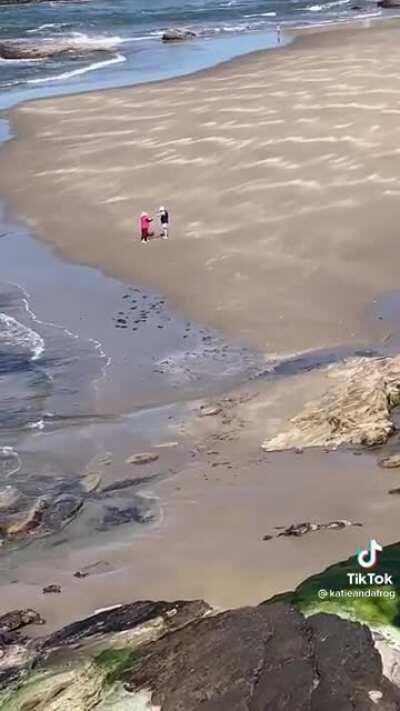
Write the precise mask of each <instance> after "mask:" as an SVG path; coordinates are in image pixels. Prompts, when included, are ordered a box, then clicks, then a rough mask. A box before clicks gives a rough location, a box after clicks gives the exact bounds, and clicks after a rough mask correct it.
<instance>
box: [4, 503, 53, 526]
mask: <svg viewBox="0 0 400 711" xmlns="http://www.w3.org/2000/svg"><path fill="white" fill-rule="evenodd" d="M49 503H50V502H49V499H48V498H47V497H46V496H42V497H41V498H40V499H38V500H37V501H35V502H34V504H32V506H31V508H30V509H29V511H27V512H26V513H25V514H24V515H21V517H18V518H16V519H14V520H13V521H11V522H10V523H8V524H6V525H5V526H4V527H3V526H0V528H3V531H4V532H5V533H6V535H7V536H21V535H25V534H28V533H31V532H32V531H34V530H35V529H37V528H38V527H39V526H40V525H41V523H42V519H43V516H44V514H45V512H46V511H47V510H48V508H49Z"/></svg>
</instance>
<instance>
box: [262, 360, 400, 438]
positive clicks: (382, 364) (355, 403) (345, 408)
mask: <svg viewBox="0 0 400 711" xmlns="http://www.w3.org/2000/svg"><path fill="white" fill-rule="evenodd" d="M326 375H327V380H328V381H329V383H330V384H328V385H327V388H326V391H325V392H324V393H323V394H322V396H321V397H320V398H319V400H317V401H315V402H308V403H306V404H305V405H304V407H303V409H302V411H300V412H299V414H297V415H296V416H295V417H293V418H292V419H291V420H290V421H289V422H288V423H287V424H286V425H284V427H283V428H282V430H281V431H280V432H278V433H277V434H275V435H274V436H273V437H272V438H269V439H268V440H266V441H265V442H264V444H263V445H262V446H263V448H264V449H265V450H267V451H274V450H284V449H296V448H301V449H303V448H304V447H323V448H329V449H336V448H337V447H340V446H341V445H350V446H355V447H359V446H365V447H373V446H376V445H381V444H385V443H386V442H387V441H388V439H389V437H390V436H391V435H392V434H393V432H394V430H395V424H394V422H393V417H392V411H393V409H394V408H395V407H396V406H397V405H399V404H400V356H395V357H394V358H390V357H389V358H380V357H378V358H368V357H361V358H351V359H349V360H348V361H345V362H344V363H340V364H338V365H335V366H333V367H330V368H328V369H327V371H326ZM288 397H290V395H289V394H288Z"/></svg>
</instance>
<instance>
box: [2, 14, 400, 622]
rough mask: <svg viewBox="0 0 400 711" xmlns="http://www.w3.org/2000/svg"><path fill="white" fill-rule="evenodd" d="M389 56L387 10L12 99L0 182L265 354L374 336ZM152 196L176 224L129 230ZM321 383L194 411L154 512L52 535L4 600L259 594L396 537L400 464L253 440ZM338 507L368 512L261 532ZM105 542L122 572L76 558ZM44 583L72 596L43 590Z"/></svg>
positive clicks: (385, 269)
mask: <svg viewBox="0 0 400 711" xmlns="http://www.w3.org/2000/svg"><path fill="white" fill-rule="evenodd" d="M399 61H400V42H399V29H398V27H397V25H396V24H393V25H391V26H390V27H389V28H380V27H378V28H375V29H371V30H368V31H367V30H366V29H365V28H358V29H353V30H346V31H343V30H342V31H340V32H339V31H336V32H330V33H321V34H316V35H312V36H307V37H304V38H301V39H299V40H297V42H296V43H295V44H294V45H293V46H291V47H290V48H286V49H282V50H280V51H279V52H269V53H261V54H257V55H253V56H250V57H248V58H246V59H241V60H238V61H235V62H232V63H230V64H228V65H225V66H222V67H220V68H218V69H215V70H213V71H210V72H205V73H202V74H201V75H198V76H192V77H186V78H183V79H179V80H175V81H171V82H165V83H160V84H155V85H151V86H143V87H138V88H134V89H126V90H123V91H121V90H119V91H109V92H102V93H94V94H86V95H82V96H76V97H74V96H70V97H67V98H63V99H57V100H47V101H44V102H35V103H31V104H26V105H23V106H21V107H20V108H18V109H17V110H15V111H13V112H12V113H11V119H12V123H13V127H14V129H15V130H16V135H17V140H14V141H12V142H10V143H9V144H7V145H6V147H5V148H3V149H2V152H1V167H2V170H1V174H0V194H2V195H4V196H5V197H6V198H7V200H8V202H9V204H10V205H11V206H12V208H13V209H14V211H15V213H16V214H18V216H22V217H24V218H25V220H26V221H27V223H28V224H29V225H30V226H31V228H33V230H34V232H35V233H36V234H37V235H38V236H39V237H41V238H44V239H46V240H47V241H49V242H51V243H52V244H54V245H56V246H57V247H58V248H59V249H60V250H62V252H63V253H64V254H65V255H66V256H67V257H68V258H69V259H73V260H76V261H79V262H85V263H88V264H92V265H97V266H99V267H101V268H102V269H104V270H105V271H107V272H109V273H111V274H114V275H117V276H119V277H122V278H123V279H126V280H127V281H135V282H136V283H137V282H140V283H142V284H144V285H146V286H148V285H150V286H153V287H156V288H157V289H159V290H161V291H162V292H163V293H165V294H166V295H168V297H169V299H170V303H172V304H173V305H177V306H178V307H179V309H180V310H181V311H183V312H185V313H186V314H188V316H190V318H195V319H197V320H198V321H199V322H200V323H203V324H208V325H212V326H216V327H218V328H220V329H221V330H223V331H224V332H225V333H226V334H228V336H231V337H239V338H244V339H245V340H246V341H247V342H248V343H250V344H251V345H253V346H255V347H257V348H259V349H261V350H263V351H264V352H267V353H271V352H280V353H282V352H284V353H288V352H293V351H301V350H305V349H312V348H316V347H320V346H324V347H325V346H331V345H336V344H339V343H345V344H351V343H356V342H357V343H358V342H363V341H364V342H367V343H369V342H372V341H374V340H376V339H378V338H380V337H383V336H385V335H386V333H387V331H386V328H387V326H386V325H385V323H384V322H381V321H378V320H376V319H372V317H367V309H368V304H369V302H370V301H372V300H373V299H374V298H375V297H376V296H377V295H378V294H381V293H382V291H385V290H387V289H394V288H396V287H397V285H398V261H399V257H400V243H399V240H398V235H397V222H398V220H399V216H400V203H399V200H398V197H399V195H400V177H399V174H398V173H399V171H398V161H397V160H396V158H397V154H398V153H399V151H400V149H399V148H397V144H398V138H399V136H400V123H399V120H398V117H399V115H400V98H399V97H400V93H399V90H400V75H399V73H398V66H399ZM160 204H166V205H167V206H168V207H169V209H170V212H171V216H172V230H171V232H172V234H171V239H170V240H169V241H168V242H164V241H162V240H154V242H153V243H152V244H150V245H149V246H146V247H144V246H141V245H140V243H139V241H138V230H137V218H138V215H139V213H140V211H141V210H142V209H148V210H151V211H154V210H155V209H156V208H157V207H158V206H159V205H160ZM325 385H326V383H325V380H324V375H323V374H321V375H319V374H314V375H305V376H296V377H294V378H290V379H288V380H287V381H284V380H282V381H278V382H277V383H276V384H275V385H274V386H268V387H267V386H263V387H262V392H261V395H260V396H257V397H254V399H253V398H252V399H251V400H250V401H249V402H248V403H246V402H239V404H238V405H235V407H234V411H233V412H232V416H229V417H228V418H227V419H228V420H229V421H228V422H226V423H224V422H223V421H221V420H220V419H219V418H216V419H215V420H214V419H213V418H211V420H210V421H208V420H207V421H203V420H202V421H201V425H200V424H199V422H198V421H197V420H196V419H195V420H194V421H193V422H196V423H197V424H196V425H193V424H192V420H191V418H190V417H188V422H187V428H188V429H187V432H186V435H188V434H189V435H191V436H192V437H193V441H194V454H193V461H192V463H191V465H190V466H186V467H185V468H184V470H183V471H181V472H179V473H178V474H177V475H176V476H175V477H173V478H171V479H169V480H168V481H165V482H164V483H163V484H162V485H160V486H159V487H158V488H157V490H156V493H157V495H159V496H160V497H161V500H162V501H163V502H164V519H163V521H162V522H160V523H159V524H158V525H157V526H155V527H154V528H153V529H152V530H151V532H150V533H149V534H147V535H146V536H143V537H141V538H133V537H132V538H131V537H130V534H129V532H128V533H127V534H126V535H127V539H126V540H125V541H122V542H121V541H120V543H119V544H118V545H115V546H114V547H112V546H109V547H108V548H106V549H104V550H101V549H100V550H94V549H92V550H82V551H76V550H75V551H70V550H69V548H68V543H66V544H65V546H64V547H63V546H57V547H56V548H54V549H53V551H52V552H50V551H49V550H46V551H44V552H43V555H42V559H41V560H39V561H38V560H35V561H33V562H32V564H31V566H29V565H27V564H25V565H24V566H23V567H22V568H21V569H18V568H17V569H16V570H15V578H16V579H18V580H19V581H20V583H19V585H16V584H9V585H7V586H3V587H2V596H1V598H2V601H1V607H4V609H7V607H9V603H10V600H12V601H13V604H14V605H15V606H19V605H21V606H34V607H37V609H38V610H40V611H42V612H43V613H44V614H45V616H46V617H47V618H48V620H49V622H50V624H51V625H52V626H54V625H55V624H59V623H60V620H61V621H64V620H66V619H72V618H74V617H76V616H77V615H80V614H84V613H87V612H90V611H91V610H93V609H94V608H95V607H101V606H103V605H108V604H112V603H116V602H123V601H127V600H132V599H136V598H138V597H161V596H162V597H168V598H177V597H204V598H206V599H207V600H209V601H210V602H211V603H215V604H217V605H222V606H225V605H237V604H242V603H250V602H256V601H259V600H262V599H264V598H266V597H268V596H269V595H270V594H273V593H275V592H279V591H282V590H285V589H287V588H288V587H292V586H294V585H295V584H296V583H298V582H299V581H300V580H301V579H303V578H304V577H305V576H307V575H308V574H311V573H314V572H317V571H319V570H321V568H323V567H324V566H326V565H328V564H329V563H333V562H335V561H337V560H339V559H341V558H344V557H347V556H349V555H352V554H353V553H354V551H355V550H356V549H357V548H358V547H359V546H362V545H365V543H366V541H367V540H368V538H369V537H370V536H373V537H375V538H378V540H379V541H380V542H381V543H389V542H392V541H393V540H395V539H396V537H397V531H396V528H397V520H398V501H397V497H389V496H387V493H386V492H387V490H388V489H389V488H392V487H394V486H397V483H398V482H397V479H398V477H399V475H398V473H396V471H393V472H392V471H391V472H389V473H387V472H382V470H379V469H378V468H377V465H376V462H375V458H374V457H372V456H371V455H369V454H366V455H364V456H362V457H353V456H352V455H351V454H350V453H335V454H324V453H321V452H319V451H310V452H307V453H306V454H304V455H302V456H301V455H296V454H293V453H279V454H266V453H262V451H261V449H260V444H261V442H262V441H263V440H264V439H265V437H266V436H268V434H269V432H270V433H273V432H274V431H276V430H277V429H279V427H280V426H281V425H283V423H284V421H285V420H286V419H287V417H289V416H292V415H295V414H296V412H297V411H298V409H299V407H301V406H302V404H303V403H304V402H305V401H307V400H308V399H310V397H311V396H312V395H318V394H320V393H321V392H323V389H324V387H325ZM252 394H254V393H252ZM235 397H237V396H235ZM235 408H236V409H235ZM204 420H206V418H204ZM192 427H193V431H191V428H192ZM207 428H209V429H207ZM212 452H217V454H215V453H214V454H212ZM210 453H211V454H210ZM216 462H217V465H215V463H216ZM231 467H232V468H231ZM338 518H348V519H353V520H355V521H357V520H359V521H360V522H362V523H363V524H364V527H363V528H349V529H345V530H344V531H341V532H332V531H324V532H319V533H316V534H310V535H308V536H306V537H305V538H304V539H295V540H292V539H283V538H280V539H278V540H274V541H268V542H263V541H262V540H261V538H262V536H263V535H264V534H268V533H271V532H273V527H274V526H275V525H289V524H291V523H293V522H299V521H303V520H317V521H321V522H326V521H329V520H332V519H338ZM104 556H106V558H107V560H109V561H111V562H112V564H113V565H114V567H115V568H116V572H115V573H113V574H109V575H107V576H106V575H100V576H93V577H89V578H87V579H85V580H83V581H77V580H75V579H74V578H73V577H72V573H73V571H74V570H76V569H77V568H78V567H79V566H81V565H85V564H87V563H90V562H93V561H94V560H96V559H98V558H99V557H100V558H104ZM52 582H59V583H61V584H62V586H63V589H64V591H65V594H64V595H62V596H55V598H56V599H55V598H54V597H53V598H50V597H49V598H46V597H43V596H42V595H41V593H40V590H41V586H42V585H45V584H46V583H52Z"/></svg>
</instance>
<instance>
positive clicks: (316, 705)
mask: <svg viewBox="0 0 400 711" xmlns="http://www.w3.org/2000/svg"><path fill="white" fill-rule="evenodd" d="M17 635H18V633H17V632H14V633H12V635H11V637H10V638H9V641H8V642H7V639H3V640H2V639H0V645H1V651H2V655H1V658H0V682H2V686H3V691H0V708H1V709H4V710H5V711H8V710H12V709H15V710H16V709H22V708H23V709H28V708H29V709H31V708H35V709H43V710H44V709H46V711H65V709H68V711H74V710H75V711H78V710H79V711H89V709H92V708H94V707H95V708H96V709H100V710H102V711H105V709H111V708H112V709H118V710H119V711H124V709H127V710H128V709H133V708H134V709H137V710H138V711H145V710H146V709H147V710H149V709H150V708H155V709H159V710H160V711H317V710H318V711H347V709H353V711H398V710H399V709H400V691H399V689H398V688H397V687H396V686H395V685H394V684H393V683H391V682H390V681H389V680H388V679H386V678H385V676H384V675H383V673H382V662H381V658H380V655H379V653H378V652H377V650H376V649H375V647H374V642H373V639H372V636H371V633H370V631H369V629H368V628H367V627H365V626H363V625H360V624H358V623H354V622H350V621H348V620H342V619H340V618H339V617H337V616H335V615H327V614H323V613H319V614H316V615H312V616H311V617H309V618H307V619H306V618H305V617H304V616H303V615H302V614H301V613H300V612H299V611H298V610H297V609H296V608H295V607H293V606H292V605H291V604H288V603H286V602H273V603H264V604H261V605H259V606H257V607H246V608H240V609H237V610H231V611H227V612H223V613H219V614H216V613H215V611H214V612H213V611H212V610H211V609H210V607H209V606H208V605H206V604H205V603H204V602H202V601H192V602H173V603H166V602H137V603H133V604H132V605H124V606H120V607H117V608H114V609H111V610H106V611H104V612H100V613H98V614H97V615H93V616H92V617H89V618H87V619H86V620H82V621H81V622H76V623H74V624H72V625H68V626H67V627H65V628H63V629H62V630H59V631H58V632H55V633H54V634H52V635H50V636H48V637H47V638H42V639H39V640H28V641H27V640H26V638H22V637H21V638H20V639H18V637H17ZM61 649H62V653H60V650H61ZM53 660H54V662H53ZM7 665H8V666H7Z"/></svg>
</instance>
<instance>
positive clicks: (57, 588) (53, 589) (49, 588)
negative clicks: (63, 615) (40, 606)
mask: <svg viewBox="0 0 400 711" xmlns="http://www.w3.org/2000/svg"><path fill="white" fill-rule="evenodd" d="M60 592H61V585H57V584H52V585H46V587H44V588H43V590H42V593H43V595H51V594H54V593H56V594H59V593H60Z"/></svg>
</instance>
